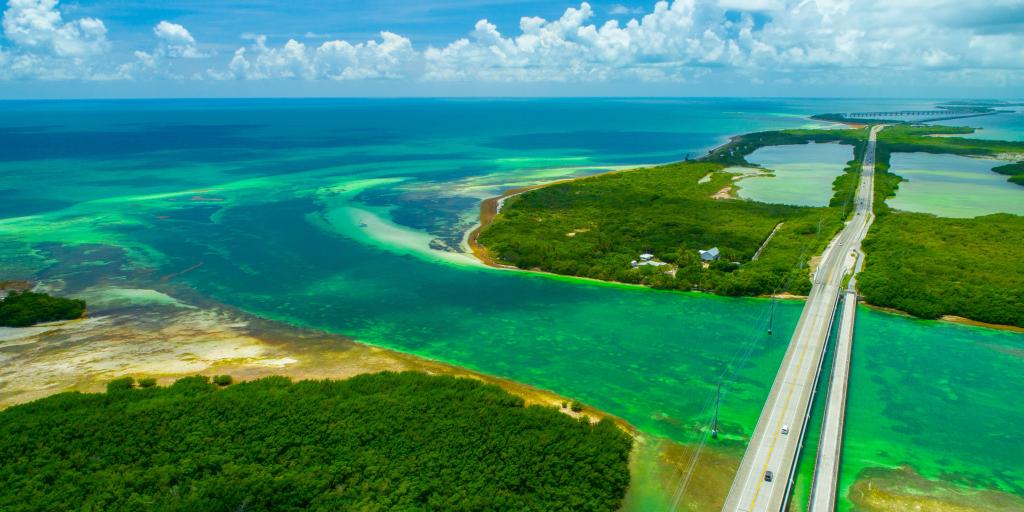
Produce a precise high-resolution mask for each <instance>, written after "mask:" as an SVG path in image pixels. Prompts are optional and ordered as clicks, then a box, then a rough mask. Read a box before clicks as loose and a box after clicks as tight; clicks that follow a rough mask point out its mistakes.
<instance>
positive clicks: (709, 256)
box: [697, 247, 719, 263]
mask: <svg viewBox="0 0 1024 512" xmlns="http://www.w3.org/2000/svg"><path fill="white" fill-rule="evenodd" d="M697 252H699V253H700V261H702V262H704V263H708V262H711V261H715V260H717V259H718V256H719V253H718V247H712V248H710V249H708V250H706V251H703V250H701V251H697Z"/></svg>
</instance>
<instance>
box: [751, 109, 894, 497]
mask: <svg viewBox="0 0 1024 512" xmlns="http://www.w3.org/2000/svg"><path fill="white" fill-rule="evenodd" d="M880 128H881V127H874V129H872V131H871V133H870V136H869V141H868V142H869V146H868V148H867V149H868V151H866V155H865V157H864V159H863V162H862V163H863V164H864V167H863V171H864V172H863V173H862V176H861V178H862V180H861V186H860V189H859V191H858V192H859V193H858V195H861V196H863V197H864V200H862V201H860V204H859V206H860V208H858V209H857V212H856V217H858V218H860V217H863V218H862V222H860V223H859V224H858V223H857V222H851V223H850V225H848V226H846V227H844V229H843V231H842V232H841V233H840V234H839V236H838V237H837V239H838V241H839V242H840V244H836V245H833V246H832V247H830V249H832V250H830V251H829V253H830V254H829V255H828V257H827V258H826V260H825V262H824V263H826V264H825V265H823V266H821V267H819V268H828V273H827V274H825V275H821V276H820V277H824V279H816V280H815V282H814V285H815V286H814V288H815V290H812V293H811V295H812V296H813V297H814V298H815V299H817V302H816V305H815V306H812V307H811V308H808V309H806V310H805V313H806V314H807V315H806V316H811V317H812V318H813V319H812V320H810V326H809V327H808V328H802V327H804V326H805V322H804V320H805V319H806V318H805V316H802V317H801V320H800V322H799V326H798V329H797V330H798V332H800V333H812V335H813V334H817V333H820V332H821V331H822V328H823V323H824V322H825V321H826V320H828V319H827V318H826V315H824V314H823V311H826V307H827V306H828V301H824V302H823V301H822V300H821V299H819V297H820V293H815V292H817V291H818V290H819V289H820V288H819V287H825V288H829V287H836V286H837V285H834V284H832V282H833V281H834V280H835V275H836V270H837V267H840V269H841V270H843V271H844V272H845V269H846V267H847V264H848V263H849V256H850V254H849V253H848V252H844V251H840V250H839V249H840V247H842V246H844V245H845V244H846V243H847V242H851V241H852V240H858V242H857V246H858V247H857V250H858V251H859V248H860V241H862V240H863V238H864V237H865V236H866V234H867V231H868V229H869V228H870V225H871V221H872V220H873V217H874V215H873V211H872V206H873V203H874V197H873V191H874V186H873V185H874V183H873V182H874V179H873V178H874V161H875V154H874V153H875V146H876V137H875V136H876V134H877V132H878V131H879V129H880ZM847 228H848V229H847ZM852 247H853V245H852V243H851V245H850V248H852ZM840 253H843V254H840ZM854 256H855V257H854V268H856V264H857V261H858V260H859V257H858V256H856V255H854ZM821 293H827V292H825V291H821ZM841 293H842V292H841V290H838V289H837V290H836V291H835V293H834V294H829V295H839V294H841ZM813 302H815V301H812V300H810V297H809V300H808V305H811V303H813ZM833 313H834V308H833ZM825 325H827V324H825ZM826 330H827V329H826ZM825 334H826V339H825V343H826V345H827V341H828V335H829V334H830V333H829V332H826V333H825ZM818 338H820V336H808V335H806V334H804V335H801V336H798V337H797V342H798V343H803V344H804V346H803V347H802V349H801V353H800V357H799V360H798V361H797V362H796V365H795V367H794V365H793V364H792V363H789V364H787V365H786V369H785V372H784V373H783V377H784V384H788V385H789V389H788V392H787V394H786V399H785V401H784V402H783V403H782V405H783V407H782V409H779V408H778V404H779V400H778V397H777V396H776V397H775V398H774V400H773V401H772V407H771V412H770V414H769V416H768V418H766V424H767V425H772V424H773V423H774V424H775V432H762V433H761V436H760V437H763V436H764V435H771V436H772V439H771V443H770V444H769V445H768V453H767V457H766V458H765V459H761V458H762V454H763V452H762V450H763V447H764V445H763V444H761V445H760V446H759V447H758V449H757V450H756V452H755V453H754V461H756V460H765V462H764V464H763V465H762V471H761V473H760V474H758V475H757V485H756V486H755V488H754V495H753V497H752V498H751V501H750V506H749V508H748V509H747V510H748V511H752V510H754V507H755V506H756V504H757V503H758V501H759V500H760V492H761V489H762V486H763V485H764V473H765V472H766V471H767V470H768V466H769V465H770V464H771V463H772V461H773V457H774V453H775V447H776V446H777V445H778V442H779V440H780V439H779V438H780V434H779V432H780V428H779V427H780V426H781V424H782V423H783V422H784V421H785V418H786V417H787V416H788V415H791V413H792V411H790V410H789V409H790V405H791V404H792V398H793V394H794V392H795V391H796V387H798V386H799V387H801V388H806V387H807V386H806V385H805V384H801V383H799V382H797V379H800V378H803V380H807V378H806V375H807V371H808V369H807V368H806V367H805V365H806V356H807V351H808V349H809V345H811V344H812V343H814V340H815V339H818ZM814 344H815V346H816V347H817V345H818V344H817V343H814ZM794 373H795V374H796V376H797V379H791V378H789V377H790V376H791V375H793V374H794ZM812 392H813V390H812ZM804 414H805V415H806V412H805V413H804ZM803 428H804V427H803V426H800V427H799V429H800V436H795V437H802V434H803ZM793 439H794V437H789V438H787V439H786V440H785V442H784V446H787V447H789V446H792V445H793ZM799 441H800V440H799V439H798V442H799ZM797 450H799V445H797ZM753 464H756V462H753ZM791 472H792V467H790V475H789V476H792V475H791ZM749 476H751V475H747V477H748V478H749ZM748 485H749V480H748ZM748 485H744V486H743V487H742V489H743V490H744V491H746V490H749V489H750V488H749V487H748ZM787 487H788V486H787ZM774 489H775V490H777V489H780V488H779V487H775V488H774ZM741 494H745V492H741ZM769 495H770V496H772V495H773V494H772V493H769Z"/></svg>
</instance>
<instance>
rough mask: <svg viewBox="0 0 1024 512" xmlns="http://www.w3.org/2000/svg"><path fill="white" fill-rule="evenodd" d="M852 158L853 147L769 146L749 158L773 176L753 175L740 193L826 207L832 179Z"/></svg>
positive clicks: (756, 198) (766, 200) (742, 184)
mask: <svg viewBox="0 0 1024 512" xmlns="http://www.w3.org/2000/svg"><path fill="white" fill-rule="evenodd" d="M852 159H853V146H846V145H840V144H796V145H788V146H768V147H764V148H760V149H758V150H757V151H754V152H753V153H751V154H750V156H748V157H747V161H748V162H751V163H754V164H758V165H760V166H762V167H764V168H765V169H769V170H771V171H773V172H772V174H773V175H771V176H751V177H747V178H743V179H742V180H741V181H740V182H739V196H740V197H742V198H744V199H752V200H754V201H760V202H763V203H780V204H792V205H798V206H827V205H828V202H829V200H830V199H831V198H832V195H833V192H832V182H833V181H834V180H835V179H836V177H837V176H839V175H840V174H842V173H843V169H844V168H845V167H846V162H848V161H850V160H852Z"/></svg>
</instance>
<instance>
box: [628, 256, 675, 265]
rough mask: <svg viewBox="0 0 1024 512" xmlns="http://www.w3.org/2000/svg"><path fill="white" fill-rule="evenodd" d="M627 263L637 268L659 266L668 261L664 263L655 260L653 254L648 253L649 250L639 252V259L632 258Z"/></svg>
mask: <svg viewBox="0 0 1024 512" xmlns="http://www.w3.org/2000/svg"><path fill="white" fill-rule="evenodd" d="M629 264H630V266H632V267H633V268H639V267H660V266H663V265H668V263H665V262H664V261H657V260H655V259H654V255H653V254H651V253H649V252H645V253H643V254H641V255H640V261H637V260H633V261H631V262H629Z"/></svg>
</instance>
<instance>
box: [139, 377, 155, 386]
mask: <svg viewBox="0 0 1024 512" xmlns="http://www.w3.org/2000/svg"><path fill="white" fill-rule="evenodd" d="M153 386H156V379H154V378H152V377H146V378H142V379H139V387H140V388H151V387H153Z"/></svg>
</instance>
